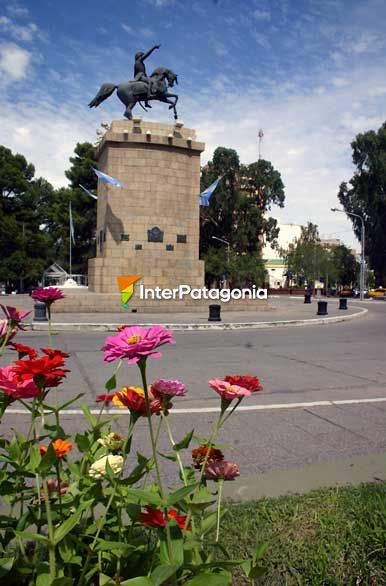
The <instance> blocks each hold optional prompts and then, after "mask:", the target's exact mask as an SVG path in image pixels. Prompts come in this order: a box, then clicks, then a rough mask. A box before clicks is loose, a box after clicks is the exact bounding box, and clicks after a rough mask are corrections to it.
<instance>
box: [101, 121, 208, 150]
mask: <svg viewBox="0 0 386 586" xmlns="http://www.w3.org/2000/svg"><path fill="white" fill-rule="evenodd" d="M182 127H183V123H182V122H177V123H176V124H174V125H171V124H161V123H155V122H143V121H142V119H141V118H134V119H133V120H127V121H124V120H119V121H118V120H115V121H113V122H112V124H111V127H110V129H109V130H107V132H106V133H105V134H104V136H103V138H102V140H101V142H100V144H99V145H98V147H97V149H96V156H97V158H99V157H100V156H101V154H102V151H103V149H104V147H105V146H108V145H112V144H114V143H115V144H116V143H119V146H122V147H124V146H125V145H130V144H133V145H136V144H143V145H149V146H152V145H154V146H159V145H162V146H165V147H169V148H175V149H178V150H179V149H183V150H185V151H188V152H193V153H194V154H197V155H199V154H200V153H202V152H203V151H204V150H205V143H203V142H198V141H196V140H195V135H196V133H195V131H194V130H190V129H187V128H184V129H182Z"/></svg>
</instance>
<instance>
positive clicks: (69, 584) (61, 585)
mask: <svg viewBox="0 0 386 586" xmlns="http://www.w3.org/2000/svg"><path fill="white" fill-rule="evenodd" d="M113 583H114V582H113ZM73 584H74V580H73V579H72V578H69V577H65V576H63V577H62V578H55V580H54V581H53V582H51V583H50V586H73Z"/></svg>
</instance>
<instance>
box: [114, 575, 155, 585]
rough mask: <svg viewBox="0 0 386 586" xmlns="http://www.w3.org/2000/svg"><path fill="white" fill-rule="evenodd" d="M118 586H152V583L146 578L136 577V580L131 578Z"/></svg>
mask: <svg viewBox="0 0 386 586" xmlns="http://www.w3.org/2000/svg"><path fill="white" fill-rule="evenodd" d="M114 584H115V583H114ZM120 586H153V582H151V580H149V578H146V576H138V578H131V579H130V580H125V581H124V582H121V584H120Z"/></svg>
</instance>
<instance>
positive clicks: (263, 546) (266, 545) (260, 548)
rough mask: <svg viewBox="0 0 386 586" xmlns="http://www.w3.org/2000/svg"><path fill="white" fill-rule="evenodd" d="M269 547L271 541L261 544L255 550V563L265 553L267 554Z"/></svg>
mask: <svg viewBox="0 0 386 586" xmlns="http://www.w3.org/2000/svg"><path fill="white" fill-rule="evenodd" d="M268 548H269V543H262V544H261V545H259V546H258V547H257V548H256V549H255V551H254V552H253V563H254V564H255V563H256V562H257V560H260V559H261V558H262V557H263V555H264V554H265V552H266V551H267V549H268Z"/></svg>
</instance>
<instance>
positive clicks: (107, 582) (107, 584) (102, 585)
mask: <svg viewBox="0 0 386 586" xmlns="http://www.w3.org/2000/svg"><path fill="white" fill-rule="evenodd" d="M115 585H116V582H114V580H113V579H112V578H110V576H106V574H99V586H115Z"/></svg>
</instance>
